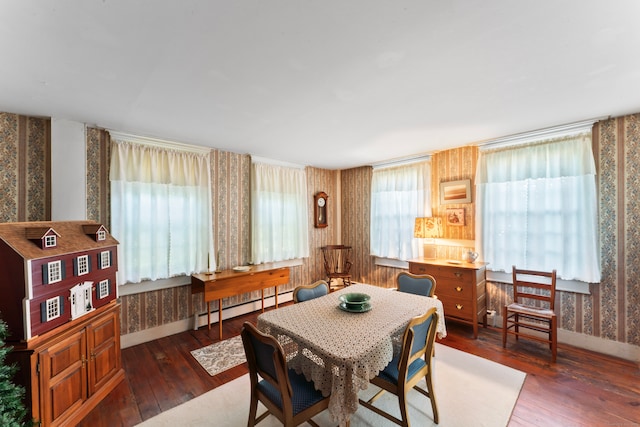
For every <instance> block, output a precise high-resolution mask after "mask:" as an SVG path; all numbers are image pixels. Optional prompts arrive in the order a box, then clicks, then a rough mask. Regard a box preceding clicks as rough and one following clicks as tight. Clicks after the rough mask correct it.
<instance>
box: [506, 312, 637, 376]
mask: <svg viewBox="0 0 640 427" xmlns="http://www.w3.org/2000/svg"><path fill="white" fill-rule="evenodd" d="M494 325H495V327H496V328H498V329H500V330H501V329H502V316H498V315H496V316H495V324H494ZM527 332H528V333H530V334H532V335H539V336H540V337H541V338H543V337H544V335H543V334H542V333H538V332H535V331H527ZM558 343H559V344H567V345H570V346H573V347H578V348H582V349H584V350H589V351H593V352H596V353H601V354H606V355H608V356H614V357H619V358H621V359H625V360H629V361H631V362H635V363H639V364H640V347H639V346H637V345H633V344H628V343H624V342H619V341H613V340H608V339H605V338H601V337H594V336H591V335H586V334H581V333H578V332H572V331H567V330H566V329H560V328H558Z"/></svg>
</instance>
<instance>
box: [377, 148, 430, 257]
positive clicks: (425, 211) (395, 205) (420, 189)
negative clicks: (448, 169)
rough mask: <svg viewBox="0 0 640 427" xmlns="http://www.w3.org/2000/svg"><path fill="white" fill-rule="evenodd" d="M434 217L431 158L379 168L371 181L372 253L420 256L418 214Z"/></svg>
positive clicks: (381, 255)
mask: <svg viewBox="0 0 640 427" xmlns="http://www.w3.org/2000/svg"><path fill="white" fill-rule="evenodd" d="M425 216H431V161H430V160H427V161H421V162H418V163H412V164H408V165H402V166H395V167H385V168H376V169H374V170H373V176H372V180H371V236H370V245H371V255H374V256H378V257H382V258H392V259H400V260H409V259H412V258H416V257H419V256H420V249H421V246H422V242H421V240H420V239H416V238H414V237H413V227H414V225H415V219H416V217H425Z"/></svg>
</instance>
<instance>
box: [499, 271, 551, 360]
mask: <svg viewBox="0 0 640 427" xmlns="http://www.w3.org/2000/svg"><path fill="white" fill-rule="evenodd" d="M512 271H513V303H512V304H509V305H506V306H505V307H504V309H503V313H502V347H506V346H507V334H512V335H515V336H516V340H517V339H518V338H519V337H525V338H529V339H532V340H536V341H540V342H544V343H548V344H549V348H550V349H551V361H552V362H555V361H556V354H557V352H558V321H557V317H556V313H555V312H554V305H555V304H554V303H555V299H556V270H553V271H551V272H544V271H534V270H522V269H517V268H516V267H515V266H513V268H512ZM522 329H525V331H524V332H523V331H522ZM529 331H535V332H533V333H532V332H529Z"/></svg>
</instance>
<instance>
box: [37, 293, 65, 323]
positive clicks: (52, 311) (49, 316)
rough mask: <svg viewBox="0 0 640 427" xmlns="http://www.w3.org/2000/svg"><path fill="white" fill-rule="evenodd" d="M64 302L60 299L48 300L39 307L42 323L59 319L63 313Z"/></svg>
mask: <svg viewBox="0 0 640 427" xmlns="http://www.w3.org/2000/svg"><path fill="white" fill-rule="evenodd" d="M63 304H64V301H63V299H62V297H53V298H49V299H48V300H46V301H45V302H43V303H42V305H41V306H40V310H41V314H42V315H41V319H40V320H41V321H42V323H45V322H48V321H50V320H53V319H57V318H58V317H60V315H61V314H62V311H63Z"/></svg>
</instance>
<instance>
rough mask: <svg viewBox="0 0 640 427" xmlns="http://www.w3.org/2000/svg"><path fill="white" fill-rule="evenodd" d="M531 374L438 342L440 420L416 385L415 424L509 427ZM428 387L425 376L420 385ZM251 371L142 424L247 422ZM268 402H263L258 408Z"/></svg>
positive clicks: (387, 402)
mask: <svg viewBox="0 0 640 427" xmlns="http://www.w3.org/2000/svg"><path fill="white" fill-rule="evenodd" d="M525 376H526V374H525V373H524V372H520V371H518V370H515V369H512V368H509V367H507V366H503V365H500V364H498V363H495V362H492V361H490V360H486V359H482V358H480V357H477V356H474V355H471V354H467V353H464V352H462V351H459V350H455V349H452V348H450V347H447V346H444V345H440V344H436V356H435V358H434V387H435V395H436V400H437V403H438V410H439V412H440V424H437V425H436V424H434V423H433V418H432V417H433V414H432V413H431V406H430V404H429V402H428V400H427V398H426V397H424V396H423V395H422V394H420V393H418V392H417V391H415V390H413V391H411V392H410V393H409V403H410V411H409V417H410V420H411V425H414V426H420V427H429V426H433V427H436V426H438V427H458V426H459V427H468V426H486V427H503V426H506V425H507V424H508V422H509V418H510V417H511V412H512V411H513V408H514V406H515V404H516V401H517V399H518V395H519V394H520V389H521V388H522V384H523V383H524V379H525ZM420 385H421V386H423V387H424V381H423V382H422V383H421V384H420ZM377 390H378V389H377V387H375V386H373V385H370V386H369V388H368V389H367V390H363V391H362V392H361V394H360V397H361V398H363V399H368V398H369V397H370V396H371V395H373V394H374V393H375V392H376V391H377ZM249 393H250V391H249V376H248V375H244V376H242V377H240V378H238V379H236V380H234V381H231V382H229V383H227V384H225V385H223V386H221V387H218V388H216V389H213V390H211V391H209V392H208V393H205V394H203V395H201V396H199V397H197V398H195V399H192V400H190V401H189V402H186V403H184V404H182V405H180V406H177V407H175V408H173V409H170V410H168V411H165V412H163V413H161V414H159V415H157V416H155V417H153V418H150V419H148V420H147V421H145V422H143V423H142V424H139V425H140V426H144V427H152V426H153V427H163V426H166V427H173V426H190V427H192V426H193V427H195V426H215V427H240V426H245V425H247V418H248V414H249V395H250V394H249ZM376 405H377V406H380V407H382V408H384V409H385V410H387V411H389V412H391V413H392V414H394V415H396V416H399V414H400V410H399V409H398V400H397V398H395V396H393V395H390V394H388V393H387V394H386V395H385V396H384V397H382V398H380V399H378V400H377V401H376ZM263 411H264V407H263V406H262V405H259V409H258V413H259V414H260V413H262V412H263ZM314 421H316V422H317V423H318V424H319V425H320V426H322V427H325V426H326V427H329V426H331V427H335V425H336V423H335V422H332V421H331V418H330V415H329V413H328V412H327V411H325V412H323V413H321V414H319V415H317V416H316V417H314ZM259 425H260V426H261V427H275V426H281V425H282V424H280V423H279V421H278V420H277V419H276V418H275V417H273V416H269V417H267V418H266V419H265V420H264V421H262V422H261V423H260V424H259ZM392 425H394V424H392V423H390V422H389V421H387V420H386V419H384V418H382V417H380V416H379V415H377V414H375V413H373V412H372V411H369V410H368V409H366V408H364V407H362V406H360V408H359V409H358V411H357V412H356V413H355V414H354V415H353V416H352V418H351V426H352V427H385V426H392Z"/></svg>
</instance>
